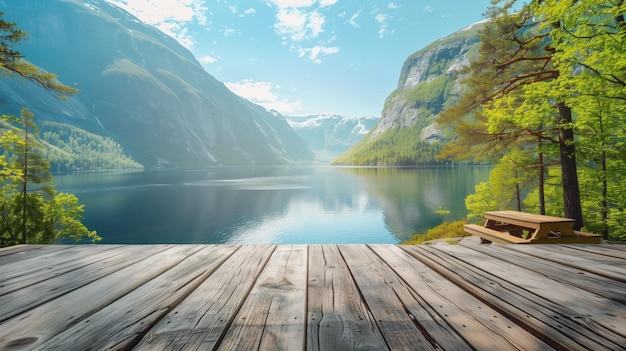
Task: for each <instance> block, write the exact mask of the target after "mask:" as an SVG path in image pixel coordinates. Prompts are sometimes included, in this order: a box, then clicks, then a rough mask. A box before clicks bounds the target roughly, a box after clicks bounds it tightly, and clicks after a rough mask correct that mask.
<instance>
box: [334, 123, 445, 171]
mask: <svg viewBox="0 0 626 351" xmlns="http://www.w3.org/2000/svg"><path fill="white" fill-rule="evenodd" d="M420 134H421V127H420V126H418V125H414V126H412V127H408V128H400V127H396V128H394V129H391V130H388V131H386V132H384V133H383V134H382V135H380V136H379V137H377V138H374V139H371V138H367V137H366V138H363V139H361V140H360V141H359V142H358V143H357V144H356V145H355V146H354V147H352V148H351V149H350V150H348V151H347V152H345V153H344V154H342V155H341V156H339V157H338V158H337V159H335V160H334V161H333V164H340V165H359V166H415V165H426V164H439V163H444V162H445V161H441V160H437V159H436V158H435V156H436V155H437V154H439V152H440V151H441V149H442V148H443V143H442V142H434V143H429V142H426V141H424V140H422V139H421V138H420Z"/></svg>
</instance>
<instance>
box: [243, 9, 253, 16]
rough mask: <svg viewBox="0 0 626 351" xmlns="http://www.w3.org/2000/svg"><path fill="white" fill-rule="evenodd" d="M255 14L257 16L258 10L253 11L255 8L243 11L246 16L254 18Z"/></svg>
mask: <svg viewBox="0 0 626 351" xmlns="http://www.w3.org/2000/svg"><path fill="white" fill-rule="evenodd" d="M255 14H256V10H255V9H253V8H249V9H247V10H244V11H243V15H245V16H252V15H255Z"/></svg>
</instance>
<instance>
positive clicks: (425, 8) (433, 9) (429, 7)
mask: <svg viewBox="0 0 626 351" xmlns="http://www.w3.org/2000/svg"><path fill="white" fill-rule="evenodd" d="M433 11H435V8H434V7H432V6H430V5H426V7H424V12H428V13H431V12H433Z"/></svg>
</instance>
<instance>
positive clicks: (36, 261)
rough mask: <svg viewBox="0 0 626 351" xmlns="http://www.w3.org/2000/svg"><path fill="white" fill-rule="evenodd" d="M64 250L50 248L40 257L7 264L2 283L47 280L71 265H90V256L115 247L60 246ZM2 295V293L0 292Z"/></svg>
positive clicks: (54, 247) (0, 275)
mask: <svg viewBox="0 0 626 351" xmlns="http://www.w3.org/2000/svg"><path fill="white" fill-rule="evenodd" d="M58 247H59V248H63V249H61V250H59V249H57V246H56V245H55V246H50V247H49V248H47V249H45V248H44V249H42V251H40V252H39V253H40V254H39V255H36V256H33V257H31V258H28V259H24V260H16V261H13V262H9V263H6V264H4V265H3V266H2V271H0V281H2V282H6V281H12V280H13V281H15V280H19V279H24V280H32V281H33V282H37V281H41V280H45V279H46V277H48V276H50V275H54V274H55V273H54V272H51V273H49V272H48V271H55V272H59V271H62V270H63V269H64V268H63V267H64V266H65V265H67V264H71V265H72V266H73V267H76V266H77V265H88V264H90V263H91V262H90V259H89V257H90V255H91V254H93V253H98V252H102V251H106V250H109V249H111V248H113V247H109V246H104V247H102V248H100V247H98V246H95V245H89V246H79V245H72V246H66V247H63V246H60V245H59V246H58ZM0 293H1V292H0Z"/></svg>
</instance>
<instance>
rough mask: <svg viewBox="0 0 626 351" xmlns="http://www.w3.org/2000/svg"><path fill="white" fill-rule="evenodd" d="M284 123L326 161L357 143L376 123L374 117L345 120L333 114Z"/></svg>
mask: <svg viewBox="0 0 626 351" xmlns="http://www.w3.org/2000/svg"><path fill="white" fill-rule="evenodd" d="M286 118H287V122H289V124H290V125H291V127H292V128H293V129H294V130H295V131H296V133H298V135H300V137H302V139H304V141H305V142H306V144H307V145H308V146H309V148H310V149H311V150H313V152H315V154H316V155H317V157H316V159H317V160H318V161H330V160H331V159H333V158H335V157H337V156H339V155H340V154H342V153H343V152H345V151H346V150H348V149H349V148H350V147H351V146H352V145H354V144H355V143H356V142H358V141H359V140H361V138H363V137H364V136H365V135H367V133H369V131H370V129H372V127H374V125H376V123H377V122H378V119H379V118H378V117H349V116H344V115H339V114H334V113H320V114H314V115H307V116H286Z"/></svg>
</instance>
